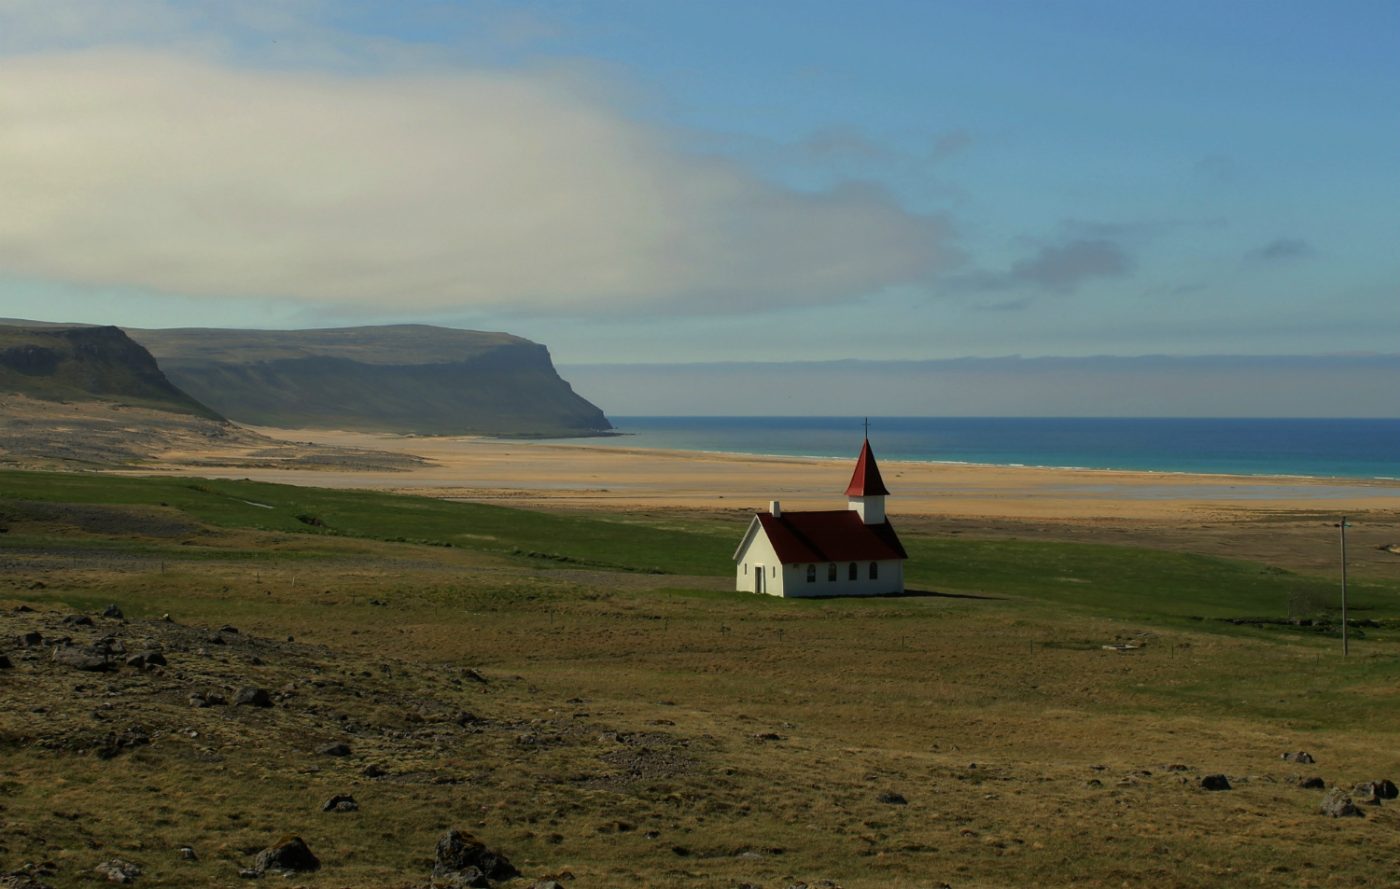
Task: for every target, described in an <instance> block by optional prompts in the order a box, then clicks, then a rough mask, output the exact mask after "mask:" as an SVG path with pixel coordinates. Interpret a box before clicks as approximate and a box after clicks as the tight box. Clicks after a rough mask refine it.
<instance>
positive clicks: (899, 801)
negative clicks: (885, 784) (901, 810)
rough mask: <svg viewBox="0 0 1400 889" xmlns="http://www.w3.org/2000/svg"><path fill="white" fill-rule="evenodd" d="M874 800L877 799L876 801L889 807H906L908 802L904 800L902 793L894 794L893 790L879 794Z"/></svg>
mask: <svg viewBox="0 0 1400 889" xmlns="http://www.w3.org/2000/svg"><path fill="white" fill-rule="evenodd" d="M876 799H877V800H878V801H880V802H882V803H885V804H886V805H890V806H907V805H909V800H907V799H905V798H904V794H902V793H895V792H894V791H893V790H886V791H885V792H884V793H882V794H880V795H879V796H877V797H876Z"/></svg>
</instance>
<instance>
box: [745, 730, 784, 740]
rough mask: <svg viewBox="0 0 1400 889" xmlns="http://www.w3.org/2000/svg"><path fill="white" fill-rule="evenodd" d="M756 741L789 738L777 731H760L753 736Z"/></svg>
mask: <svg viewBox="0 0 1400 889" xmlns="http://www.w3.org/2000/svg"><path fill="white" fill-rule="evenodd" d="M753 739H754V740H755V741H785V740H787V739H786V738H784V737H783V736H782V735H780V734H778V733H777V732H759V733H758V734H756V735H754V736H753Z"/></svg>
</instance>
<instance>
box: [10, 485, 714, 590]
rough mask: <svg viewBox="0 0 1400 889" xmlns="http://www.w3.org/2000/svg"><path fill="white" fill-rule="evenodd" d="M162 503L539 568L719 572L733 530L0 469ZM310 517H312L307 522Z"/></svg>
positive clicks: (292, 529)
mask: <svg viewBox="0 0 1400 889" xmlns="http://www.w3.org/2000/svg"><path fill="white" fill-rule="evenodd" d="M6 498H11V499H17V500H44V501H50V502H56V503H92V504H108V505H121V506H147V507H166V508H171V509H175V510H178V511H180V512H182V513H185V514H186V515H188V516H191V517H193V518H195V519H197V520H199V521H201V522H205V523H207V524H210V525H215V526H219V527H225V528H249V529H254V530H264V531H282V532H287V533H295V534H306V535H339V536H346V537H356V538H364V539H370V540H389V541H396V542H405V543H420V544H436V545H450V546H453V547H457V548H460V549H466V550H474V551H479V552H485V553H492V554H496V555H502V556H508V557H513V558H517V559H520V560H522V561H524V562H527V563H531V564H538V565H540V566H542V567H550V566H557V567H585V568H587V567H599V568H610V569H621V570H626V571H654V572H664V573H672V574H721V573H728V571H729V570H730V566H729V564H728V560H729V556H730V553H731V552H732V551H733V546H734V540H733V539H732V538H733V534H732V532H731V531H730V529H728V528H724V527H717V528H715V529H714V530H713V531H711V532H708V533H706V532H702V531H697V530H684V531H683V530H674V529H662V528H654V527H648V526H647V525H644V524H639V523H635V522H626V521H621V520H618V519H614V518H598V517H592V516H573V515H565V514H559V513H542V512H531V511H527V510H521V509H511V508H508V507H501V506H491V505H485V504H477V503H454V502H449V501H445V500H437V499H433V498H430V497H413V496H406V495H394V494H380V493H374V492H367V491H340V490H329V489H324V488H306V487H296V486H292V485H276V484H267V483H263V482H252V481H230V480H207V479H174V478H129V477H110V476H97V475H82V474H73V473H57V472H19V471H7V472H0V500H3V499H6ZM308 522H315V523H319V524H312V523H308Z"/></svg>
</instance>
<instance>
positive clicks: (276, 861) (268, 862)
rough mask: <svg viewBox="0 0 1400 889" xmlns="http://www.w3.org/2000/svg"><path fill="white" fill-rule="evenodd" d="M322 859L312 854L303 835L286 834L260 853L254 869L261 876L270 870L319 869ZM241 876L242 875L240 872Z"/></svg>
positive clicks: (254, 862) (283, 871) (286, 871)
mask: <svg viewBox="0 0 1400 889" xmlns="http://www.w3.org/2000/svg"><path fill="white" fill-rule="evenodd" d="M320 867H321V860H320V859H319V858H317V857H316V856H315V855H313V854H311V850H310V849H309V848H307V845H306V843H305V842H304V841H303V840H302V838H301V837H294V836H284V837H282V839H280V840H278V841H277V842H276V843H275V844H273V845H271V846H268V847H267V848H266V849H264V850H262V851H261V852H259V853H258V857H257V858H256V859H255V860H254V861H253V870H254V871H255V872H256V873H257V874H258V875H259V876H261V875H262V874H265V873H267V872H268V871H276V872H279V873H289V872H292V873H294V872H298V871H313V870H319V869H320ZM239 876H242V874H241V873H240V874H239Z"/></svg>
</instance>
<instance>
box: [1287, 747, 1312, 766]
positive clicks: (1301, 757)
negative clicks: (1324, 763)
mask: <svg viewBox="0 0 1400 889" xmlns="http://www.w3.org/2000/svg"><path fill="white" fill-rule="evenodd" d="M1283 759H1284V761H1285V762H1296V763H1298V764H1299V765H1305V766H1310V765H1312V764H1313V763H1314V762H1316V760H1315V759H1313V758H1312V754H1311V753H1307V752H1305V751H1302V750H1299V751H1298V752H1296V753H1285V754H1283Z"/></svg>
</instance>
